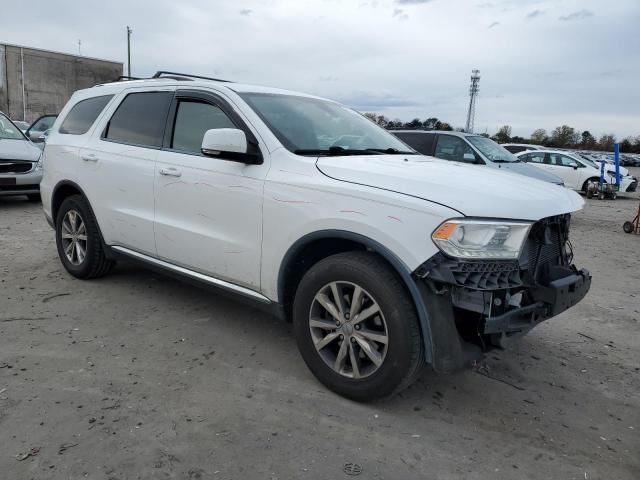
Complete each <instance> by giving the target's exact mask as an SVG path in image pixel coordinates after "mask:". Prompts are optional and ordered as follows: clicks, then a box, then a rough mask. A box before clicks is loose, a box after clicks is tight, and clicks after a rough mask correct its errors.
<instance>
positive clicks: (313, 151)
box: [293, 146, 382, 156]
mask: <svg viewBox="0 0 640 480" xmlns="http://www.w3.org/2000/svg"><path fill="white" fill-rule="evenodd" d="M293 153H295V154H297V155H327V156H330V155H334V156H343V155H382V152H379V151H377V150H374V149H351V148H344V147H338V146H332V147H329V148H324V149H323V148H303V149H299V150H294V151H293Z"/></svg>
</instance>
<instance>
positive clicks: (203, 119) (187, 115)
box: [171, 101, 236, 155]
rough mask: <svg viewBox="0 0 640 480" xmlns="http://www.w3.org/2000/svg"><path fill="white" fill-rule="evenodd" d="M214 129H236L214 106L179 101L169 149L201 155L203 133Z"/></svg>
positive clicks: (218, 108)
mask: <svg viewBox="0 0 640 480" xmlns="http://www.w3.org/2000/svg"><path fill="white" fill-rule="evenodd" d="M216 128H236V126H235V125H234V123H233V122H232V121H231V119H230V118H229V117H228V116H227V115H226V114H225V113H224V112H223V111H222V110H221V109H220V107H218V106H216V105H212V104H210V103H203V102H195V101H181V102H180V103H179V104H178V111H177V113H176V122H175V126H174V129H173V138H172V140H171V148H172V149H174V150H180V151H182V152H187V153H195V154H198V155H201V152H200V149H201V147H202V139H203V137H204V133H205V132H206V131H207V130H212V129H216Z"/></svg>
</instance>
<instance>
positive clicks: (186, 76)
mask: <svg viewBox="0 0 640 480" xmlns="http://www.w3.org/2000/svg"><path fill="white" fill-rule="evenodd" d="M151 78H172V79H174V80H180V79H185V80H186V79H190V78H199V79H202V80H213V81H214V82H228V83H233V82H231V80H223V79H221V78H211V77H202V76H200V75H191V74H189V73H178V72H167V71H165V70H158V71H157V72H156V73H154V74H153V77H151Z"/></svg>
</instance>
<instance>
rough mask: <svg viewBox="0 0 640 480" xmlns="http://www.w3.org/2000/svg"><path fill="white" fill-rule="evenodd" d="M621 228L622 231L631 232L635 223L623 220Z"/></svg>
mask: <svg viewBox="0 0 640 480" xmlns="http://www.w3.org/2000/svg"><path fill="white" fill-rule="evenodd" d="M622 229H623V230H624V233H633V230H634V229H635V225H634V224H633V222H624V224H623V225H622Z"/></svg>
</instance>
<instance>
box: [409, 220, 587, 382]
mask: <svg viewBox="0 0 640 480" xmlns="http://www.w3.org/2000/svg"><path fill="white" fill-rule="evenodd" d="M568 232H569V216H568V215H562V216H558V217H551V218H548V219H544V220H541V221H540V222H536V224H534V226H533V227H532V229H531V233H530V235H529V238H528V239H527V242H526V244H525V247H524V248H523V252H522V254H521V256H520V258H519V259H518V260H515V261H480V260H460V259H454V258H450V257H447V256H446V255H444V254H442V253H438V254H436V255H435V256H434V257H432V258H431V259H429V260H428V261H427V262H425V263H424V264H423V265H421V266H420V267H419V268H418V269H416V271H415V272H414V276H415V277H416V280H417V281H418V283H421V285H422V292H423V295H422V296H423V299H424V301H425V305H426V306H427V309H428V311H429V310H430V315H429V317H430V328H431V332H430V333H431V335H430V338H431V342H432V352H433V353H432V364H433V366H434V368H435V369H436V370H437V371H444V372H447V371H452V370H455V369H457V368H460V367H463V366H464V365H465V364H468V363H470V362H473V361H474V360H477V359H478V358H479V357H480V356H481V352H483V351H487V350H489V349H490V348H492V347H501V348H504V347H505V346H506V344H507V343H508V341H509V340H510V339H512V338H515V337H517V336H521V335H523V334H525V333H527V332H528V331H529V330H531V329H532V328H533V327H535V326H536V325H538V324H539V323H540V322H542V321H544V320H546V319H549V318H551V317H553V316H555V315H558V314H560V313H562V312H564V311H565V310H567V309H568V308H570V307H572V306H573V305H575V304H576V303H578V302H579V301H580V300H582V299H583V298H584V296H585V295H586V294H587V292H588V291H589V288H590V287H591V274H590V273H589V271H587V270H585V269H578V268H576V267H575V266H574V265H573V264H572V253H571V247H570V243H569V241H568ZM436 317H437V318H436Z"/></svg>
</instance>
